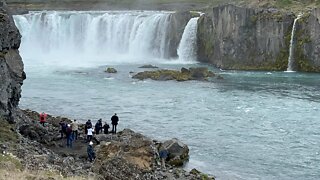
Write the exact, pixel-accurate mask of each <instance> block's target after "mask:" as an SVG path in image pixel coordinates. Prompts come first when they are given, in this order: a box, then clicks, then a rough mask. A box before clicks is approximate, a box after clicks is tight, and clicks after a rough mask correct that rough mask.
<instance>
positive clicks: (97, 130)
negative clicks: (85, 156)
mask: <svg viewBox="0 0 320 180" xmlns="http://www.w3.org/2000/svg"><path fill="white" fill-rule="evenodd" d="M94 128H95V132H96V134H99V133H100V131H101V130H102V119H99V120H98V122H97V123H96V125H95V126H94Z"/></svg>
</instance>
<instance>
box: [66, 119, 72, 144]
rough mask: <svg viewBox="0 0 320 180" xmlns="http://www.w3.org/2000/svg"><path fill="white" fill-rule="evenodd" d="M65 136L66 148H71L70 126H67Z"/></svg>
mask: <svg viewBox="0 0 320 180" xmlns="http://www.w3.org/2000/svg"><path fill="white" fill-rule="evenodd" d="M66 135H67V147H70V148H72V129H71V125H70V124H68V125H67V129H66Z"/></svg>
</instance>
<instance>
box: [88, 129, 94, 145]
mask: <svg viewBox="0 0 320 180" xmlns="http://www.w3.org/2000/svg"><path fill="white" fill-rule="evenodd" d="M93 132H94V130H93V128H92V127H90V128H88V129H87V142H90V141H91V140H92V137H93Z"/></svg>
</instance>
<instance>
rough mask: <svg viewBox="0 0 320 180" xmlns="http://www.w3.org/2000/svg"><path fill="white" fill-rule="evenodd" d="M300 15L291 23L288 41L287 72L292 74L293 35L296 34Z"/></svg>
mask: <svg viewBox="0 0 320 180" xmlns="http://www.w3.org/2000/svg"><path fill="white" fill-rule="evenodd" d="M301 16H302V14H299V15H298V17H297V18H296V19H294V21H293V26H292V31H291V40H290V48H289V58H288V68H287V72H293V67H292V66H293V63H294V43H295V42H294V35H295V32H296V29H297V27H296V23H297V21H298V20H299V19H300V18H301Z"/></svg>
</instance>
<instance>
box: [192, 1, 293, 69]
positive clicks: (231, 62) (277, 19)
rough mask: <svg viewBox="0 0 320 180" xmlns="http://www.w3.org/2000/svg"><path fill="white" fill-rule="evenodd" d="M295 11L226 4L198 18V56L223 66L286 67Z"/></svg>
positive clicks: (232, 67)
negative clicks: (258, 8)
mask: <svg viewBox="0 0 320 180" xmlns="http://www.w3.org/2000/svg"><path fill="white" fill-rule="evenodd" d="M293 20H294V15H292V14H285V13H281V12H279V11H277V10H274V9H269V10H257V9H251V8H244V7H237V6H233V5H225V6H219V7H214V8H213V9H211V10H210V11H209V12H208V13H207V14H205V15H203V16H201V17H200V18H199V21H198V35H197V36H198V42H197V43H198V60H199V61H201V62H207V63H211V64H214V65H215V66H217V67H220V68H223V69H246V70H249V69H260V70H262V69H266V70H285V69H286V68H287V63H288V61H287V60H288V55H289V41H290V37H291V36H290V35H291V29H292V24H293Z"/></svg>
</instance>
